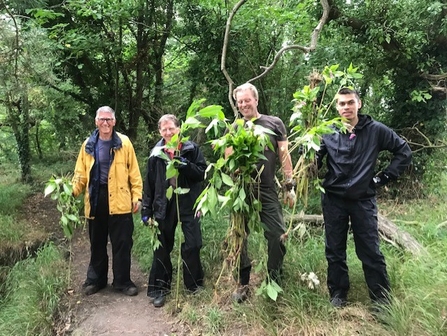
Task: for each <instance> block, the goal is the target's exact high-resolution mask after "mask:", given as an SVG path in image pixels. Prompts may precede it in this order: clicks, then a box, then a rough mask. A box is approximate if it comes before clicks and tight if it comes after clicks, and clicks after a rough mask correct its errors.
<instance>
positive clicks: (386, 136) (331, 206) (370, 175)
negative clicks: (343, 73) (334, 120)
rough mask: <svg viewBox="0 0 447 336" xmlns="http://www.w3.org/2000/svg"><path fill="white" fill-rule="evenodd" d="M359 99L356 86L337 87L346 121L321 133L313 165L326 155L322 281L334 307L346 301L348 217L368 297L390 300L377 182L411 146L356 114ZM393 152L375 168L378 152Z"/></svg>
mask: <svg viewBox="0 0 447 336" xmlns="http://www.w3.org/2000/svg"><path fill="white" fill-rule="evenodd" d="M361 106H362V102H361V100H360V98H359V96H358V93H357V92H356V91H355V90H351V89H349V88H342V89H341V90H340V91H339V92H338V94H337V100H336V108H337V111H338V113H339V114H340V116H341V117H342V118H344V119H345V120H346V121H347V123H348V124H347V129H348V131H347V132H345V133H343V132H340V131H339V130H336V131H335V132H334V133H333V134H328V135H325V136H323V139H322V143H321V148H320V151H319V152H318V154H317V162H318V166H319V167H321V166H322V164H323V162H322V160H323V157H324V156H326V157H327V168H328V171H327V174H326V176H325V179H324V182H323V187H324V190H325V193H323V194H322V208H323V216H324V223H325V235H326V247H325V248H326V259H327V262H328V278H327V285H328V289H329V294H330V301H331V304H332V305H333V306H334V307H342V306H344V305H346V303H347V295H348V290H349V276H348V266H347V264H346V241H347V234H348V229H349V221H350V222H351V229H352V232H353V236H354V243H355V249H356V253H357V256H358V258H359V259H360V260H361V262H362V266H363V272H364V275H365V280H366V283H367V285H368V289H369V296H370V298H371V300H372V301H373V303H377V304H384V303H388V302H389V291H390V282H389V279H388V274H387V270H386V264H385V258H384V256H383V254H382V253H381V252H380V249H379V233H378V222H377V204H376V197H375V195H376V188H377V187H380V186H383V185H385V184H386V183H387V182H388V181H389V180H394V179H397V178H398V177H399V175H400V174H402V173H403V171H404V170H405V169H406V168H407V167H408V166H409V165H410V163H411V156H412V155H411V149H410V147H409V146H408V144H407V143H406V142H405V141H404V140H403V139H401V138H400V137H399V136H398V135H397V134H396V133H395V132H394V131H393V130H391V129H390V128H388V127H387V126H385V125H383V124H382V123H380V122H377V121H375V120H373V119H372V118H371V117H370V116H367V115H362V114H359V113H358V111H359V109H360V108H361ZM383 150H387V151H389V152H391V153H392V154H393V157H392V159H391V162H390V163H389V165H388V166H387V167H386V168H385V169H384V170H383V171H382V172H380V173H378V174H376V173H375V166H376V162H377V158H378V155H379V152H381V151H383Z"/></svg>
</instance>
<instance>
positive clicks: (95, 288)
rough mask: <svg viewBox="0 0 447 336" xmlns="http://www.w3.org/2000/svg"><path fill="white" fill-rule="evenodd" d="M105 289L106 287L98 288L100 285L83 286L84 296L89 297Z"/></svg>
mask: <svg viewBox="0 0 447 336" xmlns="http://www.w3.org/2000/svg"><path fill="white" fill-rule="evenodd" d="M104 287H105V286H98V285H95V284H90V285H87V284H83V285H82V291H83V292H84V295H87V296H89V295H92V294H95V293H97V292H99V291H100V290H101V289H103V288H104Z"/></svg>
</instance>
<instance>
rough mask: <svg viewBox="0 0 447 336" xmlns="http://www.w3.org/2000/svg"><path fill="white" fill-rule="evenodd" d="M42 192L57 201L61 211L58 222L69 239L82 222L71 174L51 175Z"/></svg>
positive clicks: (58, 208) (79, 201)
mask: <svg viewBox="0 0 447 336" xmlns="http://www.w3.org/2000/svg"><path fill="white" fill-rule="evenodd" d="M44 194H45V197H47V196H48V195H51V199H53V200H56V201H57V210H59V212H60V213H61V218H60V220H59V223H60V225H61V227H62V230H63V232H64V235H65V237H67V238H68V239H69V240H71V238H72V237H73V232H74V230H75V229H76V228H77V227H78V226H80V225H81V223H82V222H83V221H82V219H81V216H80V207H81V200H79V199H76V198H75V197H74V196H73V185H72V183H71V176H70V175H65V176H61V177H55V176H53V177H51V178H50V179H49V180H48V182H47V184H46V186H45V191H44Z"/></svg>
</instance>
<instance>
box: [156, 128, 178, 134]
mask: <svg viewBox="0 0 447 336" xmlns="http://www.w3.org/2000/svg"><path fill="white" fill-rule="evenodd" d="M176 129H177V127H169V128H160V132H161V133H166V132H168V131H169V132H171V133H172V132H174V131H175V130H176Z"/></svg>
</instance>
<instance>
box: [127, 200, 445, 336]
mask: <svg viewBox="0 0 447 336" xmlns="http://www.w3.org/2000/svg"><path fill="white" fill-rule="evenodd" d="M379 210H380V212H381V213H382V214H384V215H386V216H387V217H388V218H389V219H391V220H392V221H394V222H395V223H396V224H398V226H399V227H400V228H401V229H402V230H405V231H407V232H409V233H410V234H411V235H412V236H413V237H414V238H415V239H416V240H417V241H419V242H420V243H421V244H422V245H423V246H424V247H425V248H426V250H427V254H425V255H419V256H414V255H412V254H411V253H409V252H407V251H403V250H402V249H401V248H398V247H395V246H393V245H391V244H387V243H386V242H382V243H381V249H382V252H383V253H384V255H385V257H386V262H387V266H388V272H389V276H390V281H391V285H392V291H393V302H392V305H391V306H390V307H389V309H386V310H384V311H383V312H382V313H381V314H380V315H379V316H373V315H372V314H371V311H370V308H371V303H370V300H369V296H368V291H367V287H366V284H365V279H364V275H363V270H362V265H361V263H360V261H359V260H358V258H357V256H356V253H355V249H354V244H353V239H352V236H350V237H349V240H348V250H347V255H348V266H349V275H350V280H351V289H350V292H349V300H350V305H349V306H348V307H347V308H344V309H341V310H335V309H333V308H332V307H331V306H330V304H329V302H328V292H327V288H326V267H327V263H326V259H325V255H324V233H323V230H322V228H321V227H307V228H306V231H305V234H304V236H303V237H302V238H299V236H298V234H296V235H294V236H291V237H289V240H288V242H287V255H286V258H285V262H284V271H285V280H284V283H283V284H282V288H283V290H284V292H283V293H281V294H280V295H279V297H278V300H277V301H276V302H275V301H272V300H270V299H266V298H264V297H262V296H258V295H256V289H257V288H258V287H259V286H260V283H261V282H262V280H263V279H264V278H265V270H264V269H262V268H261V270H260V271H259V273H256V272H255V271H254V270H255V269H256V266H257V265H258V264H260V263H264V264H265V258H266V253H265V241H264V237H263V234H262V232H260V233H256V232H252V233H251V235H250V241H249V248H250V255H251V256H252V259H253V261H254V263H255V267H253V271H252V281H251V296H250V298H249V300H248V301H247V302H245V303H243V304H235V303H233V302H232V301H231V293H232V291H233V290H234V288H235V283H234V281H233V279H232V276H231V275H229V274H225V275H224V277H223V278H222V279H221V280H220V281H219V283H218V284H217V286H216V280H217V276H218V274H219V273H220V271H221V268H222V262H223V254H222V252H221V244H222V241H223V238H224V237H225V231H226V229H227V224H228V218H226V217H224V216H223V217H221V218H219V219H215V220H213V219H210V218H204V219H203V221H202V228H203V242H204V246H203V249H202V261H203V265H204V268H205V277H206V284H205V290H204V291H203V292H202V293H200V294H199V295H197V296H190V295H187V294H181V295H182V296H181V298H180V307H181V310H180V312H179V313H178V317H179V319H181V320H182V321H183V322H185V323H186V324H188V325H189V327H190V329H191V335H199V334H201V335H240V333H238V331H240V330H243V334H244V335H258V336H259V335H373V336H374V335H380V336H388V335H390V336H391V335H393V336H395V335H402V336H403V335H412V336H413V335H414V336H429V335H430V336H438V335H439V336H441V335H445V334H447V322H446V321H447V296H446V295H445V293H446V292H447V263H446V262H445V261H446V260H447V249H446V248H445V246H447V225H445V224H444V225H440V224H442V223H444V222H445V221H446V219H447V218H446V213H447V204H446V202H445V200H444V198H436V197H428V198H426V199H423V200H412V201H405V202H402V203H396V202H390V201H384V200H381V201H380V202H379ZM136 220H138V219H136ZM144 237H145V232H144V229H143V227H142V226H141V227H140V226H139V225H137V226H136V235H135V240H136V244H135V247H134V253H135V255H136V256H137V258H140V256H141V259H139V260H142V261H143V265H144V268H145V269H147V270H148V269H149V268H150V262H151V252H148V246H147V245H145V248H144V249H142V248H141V246H143V244H139V243H138V242H139V241H140V240H141V241H144V239H145V238H144ZM176 251H177V248H174V251H173V255H172V259H173V261H175V260H176V258H177V255H176ZM309 272H314V273H315V274H316V275H317V276H318V279H319V280H320V285H319V286H317V287H316V288H315V289H311V288H309V286H308V282H307V281H302V280H301V275H302V274H303V273H309ZM174 277H175V275H174ZM172 301H173V300H172ZM169 305H170V301H168V304H167V306H168V307H169Z"/></svg>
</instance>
